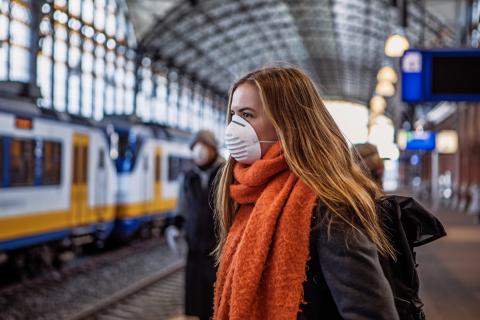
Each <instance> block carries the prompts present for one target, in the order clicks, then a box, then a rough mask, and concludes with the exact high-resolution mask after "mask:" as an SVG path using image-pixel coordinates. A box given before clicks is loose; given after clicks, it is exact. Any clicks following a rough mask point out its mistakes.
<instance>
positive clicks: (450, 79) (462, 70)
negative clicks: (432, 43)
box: [431, 56, 480, 95]
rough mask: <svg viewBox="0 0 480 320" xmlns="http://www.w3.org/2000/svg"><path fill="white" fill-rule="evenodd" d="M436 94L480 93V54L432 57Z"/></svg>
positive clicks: (433, 82) (433, 85)
mask: <svg viewBox="0 0 480 320" xmlns="http://www.w3.org/2000/svg"><path fill="white" fill-rule="evenodd" d="M431 84H432V89H431V93H432V94H434V95H450V94H462V95H480V56H470V57H469V56H461V57H460V56H456V57H455V56H448V57H447V56H434V57H432V78H431Z"/></svg>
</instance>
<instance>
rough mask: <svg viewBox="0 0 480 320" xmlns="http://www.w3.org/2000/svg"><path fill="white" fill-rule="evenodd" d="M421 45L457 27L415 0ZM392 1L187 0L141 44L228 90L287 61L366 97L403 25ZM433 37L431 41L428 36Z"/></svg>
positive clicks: (329, 93) (411, 29)
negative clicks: (253, 72)
mask: <svg viewBox="0 0 480 320" xmlns="http://www.w3.org/2000/svg"><path fill="white" fill-rule="evenodd" d="M408 3H409V6H408V27H407V29H406V33H407V36H408V38H409V40H410V42H411V43H413V44H414V45H415V46H427V47H428V46H431V45H443V46H449V45H452V43H453V38H454V34H453V32H452V31H451V30H450V29H449V28H447V27H446V26H445V25H443V24H442V23H441V22H440V21H439V20H438V19H436V18H435V17H434V16H432V15H431V14H429V13H428V12H426V11H425V10H424V9H423V7H421V6H420V4H419V2H418V1H408ZM391 4H392V1H391V0H315V1H314V0H303V1H298V0H283V1H282V0H242V1H224V0H206V1H195V4H194V5H192V1H189V2H181V3H179V4H177V5H176V6H174V7H173V8H172V10H171V11H170V12H169V13H167V14H166V15H165V16H164V17H162V18H161V19H158V20H157V21H156V23H154V25H153V27H152V28H151V29H150V30H149V31H146V32H145V33H144V34H145V35H144V37H143V39H142V40H141V42H140V46H139V49H140V50H141V51H143V52H144V53H145V54H147V55H149V56H151V57H152V58H153V60H154V61H163V62H165V61H166V62H167V63H168V64H169V65H171V66H174V67H176V68H178V69H179V70H180V71H181V72H183V73H185V74H188V75H190V76H191V77H192V78H195V79H197V80H199V81H201V82H204V83H207V84H208V85H209V86H211V87H213V88H215V89H216V90H218V91H220V92H225V91H226V90H227V89H228V87H229V85H230V84H231V83H232V81H234V79H235V78H237V77H239V76H240V75H241V74H242V73H244V72H246V71H248V70H250V69H253V68H257V67H260V66H264V65H271V64H278V63H288V64H294V65H297V66H300V67H302V68H304V69H306V70H307V72H309V73H310V74H311V75H312V77H313V78H314V79H315V81H316V82H317V84H318V86H319V87H320V89H321V91H322V94H323V96H324V97H325V98H342V99H350V100H353V101H361V102H364V103H366V102H367V101H368V100H369V98H370V97H371V95H372V92H373V90H374V86H375V81H376V72H377V71H378V69H379V68H380V67H381V65H382V63H383V62H384V59H385V57H384V53H383V49H384V43H385V40H386V38H387V37H388V35H389V34H390V33H392V32H396V31H398V30H400V29H399V25H400V16H399V11H400V10H399V9H398V8H396V7H393V6H392V5H391ZM427 39H428V42H427Z"/></svg>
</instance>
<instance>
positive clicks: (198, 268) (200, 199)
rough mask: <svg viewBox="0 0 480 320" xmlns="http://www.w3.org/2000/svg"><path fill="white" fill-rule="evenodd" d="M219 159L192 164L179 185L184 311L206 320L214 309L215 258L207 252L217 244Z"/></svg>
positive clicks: (220, 162)
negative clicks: (202, 165) (184, 251)
mask: <svg viewBox="0 0 480 320" xmlns="http://www.w3.org/2000/svg"><path fill="white" fill-rule="evenodd" d="M221 165H222V161H221V160H220V158H219V159H217V161H215V162H214V163H213V164H212V165H211V166H210V167H209V168H204V169H203V170H202V169H200V168H198V167H194V168H193V169H191V170H190V171H188V172H187V173H186V174H185V176H184V178H183V181H182V182H181V184H180V193H179V197H178V214H180V215H182V216H183V217H184V220H185V223H184V229H185V237H186V240H187V243H188V255H187V265H186V268H185V314H186V315H189V316H197V317H198V318H200V320H208V319H210V317H211V316H212V311H213V290H214V289H213V286H214V283H215V275H216V268H215V260H214V258H213V257H212V256H211V255H210V253H211V252H212V251H213V249H214V248H215V245H216V237H215V230H214V228H215V223H214V212H213V192H214V184H215V178H216V175H217V173H218V170H219V168H220V167H221Z"/></svg>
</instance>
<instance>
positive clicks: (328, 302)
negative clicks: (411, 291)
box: [214, 67, 398, 320]
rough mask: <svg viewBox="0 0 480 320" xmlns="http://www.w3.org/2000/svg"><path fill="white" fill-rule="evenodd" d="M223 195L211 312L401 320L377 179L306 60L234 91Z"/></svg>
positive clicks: (261, 73) (221, 317)
mask: <svg viewBox="0 0 480 320" xmlns="http://www.w3.org/2000/svg"><path fill="white" fill-rule="evenodd" d="M227 112H228V116H229V120H230V121H229V124H228V126H227V129H226V135H225V142H226V145H227V149H228V151H229V152H230V154H231V157H230V158H229V159H228V161H227V163H226V165H225V166H224V167H223V168H222V171H221V176H220V179H219V184H218V192H217V194H216V197H217V201H216V218H217V223H218V234H219V244H218V246H217V248H216V251H215V253H216V257H217V259H218V260H217V261H218V262H219V267H218V272H217V280H216V283H215V298H214V300H215V301H214V319H215V320H227V319H258V320H260V319H261V320H264V319H329V320H332V319H377V320H379V319H384V320H387V319H388V320H395V319H398V314H397V311H396V309H395V303H394V298H393V293H392V289H391V287H390V285H389V283H388V280H387V279H386V277H385V274H384V273H383V270H382V267H381V265H380V261H379V255H382V256H385V257H394V249H393V247H392V245H391V244H390V242H389V240H388V238H387V235H386V234H385V232H384V230H383V229H382V227H381V224H380V217H379V215H378V212H377V210H376V202H375V200H376V199H377V198H379V197H381V195H382V192H381V190H380V189H379V188H378V186H377V185H376V184H375V183H374V182H373V181H372V180H371V179H369V178H368V177H367V176H366V175H365V173H364V172H363V171H362V169H361V168H360V166H359V165H358V164H357V163H356V162H355V159H354V157H353V155H352V152H351V150H350V148H349V146H348V144H347V142H346V140H345V138H344V137H343V135H342V133H341V132H340V129H339V128H338V126H337V125H336V124H335V121H334V120H333V118H332V116H331V115H330V114H329V112H328V110H327V109H326V108H325V106H324V104H323V102H322V100H321V98H320V95H319V94H318V91H317V89H316V87H315V85H314V83H313V81H312V80H311V78H310V77H309V76H308V75H306V74H305V73H304V72H303V71H301V70H299V69H297V68H292V67H270V68H263V69H259V70H255V71H253V72H251V73H249V74H247V75H245V76H244V77H242V78H241V79H240V80H238V81H237V82H236V83H235V84H234V85H233V86H232V89H231V91H230V97H229V104H228V108H227Z"/></svg>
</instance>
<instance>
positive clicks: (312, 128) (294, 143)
mask: <svg viewBox="0 0 480 320" xmlns="http://www.w3.org/2000/svg"><path fill="white" fill-rule="evenodd" d="M244 83H251V84H254V85H255V86H256V87H257V88H258V92H259V94H260V98H261V102H262V105H263V108H264V111H265V113H266V115H267V117H269V118H270V120H271V121H272V123H273V126H274V128H275V130H276V132H277V135H278V138H279V140H280V143H281V146H282V149H283V152H284V156H285V159H286V162H287V164H288V166H289V168H290V170H292V172H293V173H294V174H296V175H297V176H298V177H299V178H300V179H302V180H303V181H304V182H305V183H306V184H307V185H308V186H309V187H310V188H311V189H312V190H313V191H314V192H315V194H316V195H317V196H318V198H319V199H320V201H321V203H322V204H324V205H325V206H326V209H327V210H326V212H327V213H326V217H325V218H326V220H325V221H327V223H328V226H329V228H330V226H331V225H332V223H334V222H340V221H342V222H344V223H346V224H347V225H348V226H350V227H351V229H355V230H361V231H363V232H364V233H365V234H366V235H367V236H368V237H369V238H370V240H371V241H372V242H373V243H374V244H375V245H376V247H377V249H378V250H379V252H380V253H381V254H383V255H387V256H392V257H394V251H393V248H392V246H391V244H390V242H389V241H388V239H387V236H386V235H385V233H384V231H383V230H382V227H381V222H380V219H379V216H378V214H377V211H376V205H375V200H376V199H377V198H379V197H380V196H382V192H381V190H380V189H379V188H378V186H377V185H376V184H375V183H374V182H372V181H371V180H370V179H369V178H368V177H367V176H366V175H365V174H364V172H363V171H362V169H361V168H360V167H359V165H358V164H357V163H356V162H355V160H354V157H353V155H352V153H351V151H350V149H349V147H348V144H347V141H346V140H345V138H344V137H343V135H342V133H341V132H340V130H339V128H338V127H337V125H336V123H335V121H334V120H333V118H332V117H331V115H330V113H329V112H328V110H327V109H326V108H325V105H324V104H323V102H322V99H321V98H320V95H319V93H318V92H317V89H316V87H315V85H314V83H313V81H312V80H311V79H310V77H309V76H308V75H307V74H305V73H304V72H303V71H301V70H299V69H297V68H294V67H268V68H262V69H258V70H255V71H252V72H250V73H248V74H246V75H245V76H243V77H242V78H240V79H239V80H238V81H236V82H235V83H234V84H233V86H232V87H231V89H230V92H229V100H228V110H227V112H228V113H227V114H228V118H229V121H230V118H231V116H230V110H231V103H232V96H233V93H234V92H235V90H236V89H237V88H238V87H239V86H240V85H242V84H244ZM235 163H236V160H235V159H233V158H232V157H230V158H229V159H228V160H227V162H226V164H225V165H224V167H223V168H222V171H221V172H220V177H219V181H218V182H219V183H218V186H217V192H216V199H215V204H216V206H215V207H216V208H215V216H216V222H217V232H218V237H219V243H218V245H217V247H216V249H215V250H214V254H215V256H216V258H217V262H218V261H219V260H220V256H221V252H222V248H223V246H224V244H225V241H226V239H227V234H228V231H229V229H230V227H231V226H232V223H233V219H234V217H235V213H236V211H237V209H238V204H237V203H235V202H234V200H233V199H232V198H231V197H230V194H229V189H230V188H229V187H230V185H231V184H232V183H233V179H234V178H233V167H234V165H235Z"/></svg>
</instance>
